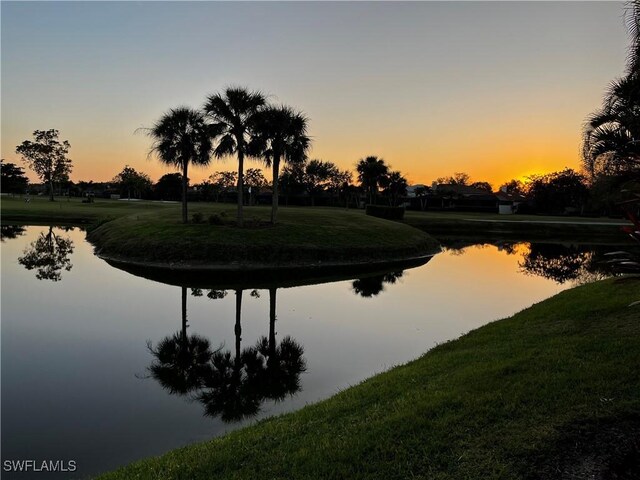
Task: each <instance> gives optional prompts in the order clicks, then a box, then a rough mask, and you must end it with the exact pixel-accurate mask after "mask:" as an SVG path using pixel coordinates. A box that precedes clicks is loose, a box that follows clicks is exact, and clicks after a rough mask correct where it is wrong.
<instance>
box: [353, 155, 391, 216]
mask: <svg viewBox="0 0 640 480" xmlns="http://www.w3.org/2000/svg"><path fill="white" fill-rule="evenodd" d="M356 171H357V172H358V181H359V182H360V184H361V185H362V186H363V187H364V188H365V189H366V190H367V192H368V193H369V203H370V204H373V203H375V201H376V195H377V193H378V185H380V181H381V180H382V178H383V177H384V176H385V175H386V174H387V173H388V172H389V167H388V166H387V165H385V163H384V160H383V159H381V158H378V157H374V156H370V157H366V158H363V159H362V160H360V161H359V162H358V164H357V165H356Z"/></svg>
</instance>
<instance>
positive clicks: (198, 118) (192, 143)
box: [147, 107, 217, 223]
mask: <svg viewBox="0 0 640 480" xmlns="http://www.w3.org/2000/svg"><path fill="white" fill-rule="evenodd" d="M147 134H148V135H149V136H150V137H151V138H152V139H153V145H152V147H151V150H150V152H149V154H150V155H151V154H156V156H157V157H158V159H159V160H160V161H161V162H162V163H164V164H165V165H172V166H175V167H177V168H179V169H180V170H181V173H182V223H187V222H188V221H189V219H188V215H187V186H188V182H189V177H188V176H187V171H188V168H189V164H194V165H200V166H202V165H208V164H209V162H210V161H211V154H212V152H213V139H214V138H215V136H216V134H217V132H216V129H215V128H214V127H212V126H211V125H208V124H207V123H206V122H205V119H204V117H203V115H202V114H201V113H200V112H198V111H197V110H193V109H190V108H187V107H179V108H174V109H171V110H169V111H168V112H167V113H165V114H164V115H163V116H162V117H161V118H160V120H158V121H157V122H156V124H155V125H154V126H153V127H151V128H150V129H148V130H147Z"/></svg>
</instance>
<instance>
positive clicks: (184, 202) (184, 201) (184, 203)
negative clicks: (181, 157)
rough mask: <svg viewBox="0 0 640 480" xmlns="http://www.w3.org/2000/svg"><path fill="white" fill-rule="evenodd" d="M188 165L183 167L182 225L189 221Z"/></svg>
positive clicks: (185, 163)
mask: <svg viewBox="0 0 640 480" xmlns="http://www.w3.org/2000/svg"><path fill="white" fill-rule="evenodd" d="M188 165H189V164H188V163H187V162H186V161H185V162H184V165H183V166H182V223H187V222H188V221H189V218H188V215H187V182H188V181H189V180H188V179H187V167H188Z"/></svg>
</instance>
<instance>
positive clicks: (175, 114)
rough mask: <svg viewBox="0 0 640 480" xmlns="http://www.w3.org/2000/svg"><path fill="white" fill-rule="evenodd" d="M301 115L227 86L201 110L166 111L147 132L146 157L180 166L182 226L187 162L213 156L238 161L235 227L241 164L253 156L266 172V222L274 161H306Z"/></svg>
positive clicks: (276, 173)
mask: <svg viewBox="0 0 640 480" xmlns="http://www.w3.org/2000/svg"><path fill="white" fill-rule="evenodd" d="M307 124H308V119H307V117H306V116H305V115H304V114H303V113H301V112H298V111H296V110H294V109H292V108H290V107H288V106H285V105H271V104H269V103H268V102H267V97H266V95H264V94H263V93H261V92H258V91H250V90H248V89H246V88H241V87H228V88H225V89H224V90H223V91H222V92H221V93H215V94H213V95H210V96H208V97H207V100H206V102H205V104H204V106H203V108H202V109H201V110H195V109H192V108H188V107H179V108H174V109H171V110H169V111H168V112H167V113H165V114H164V115H163V116H162V118H160V120H158V122H157V123H156V124H155V125H154V126H153V127H151V128H149V129H147V133H148V135H149V136H150V137H151V138H152V139H153V145H152V147H151V150H150V152H149V153H150V154H156V156H157V157H158V159H159V160H160V161H161V162H163V163H165V164H167V165H173V166H176V167H178V168H180V170H181V173H182V221H183V223H187V222H188V214H187V183H188V177H187V173H188V168H189V165H190V164H193V165H198V166H205V165H208V164H209V163H210V162H211V159H212V158H213V157H216V158H222V157H228V156H235V157H236V158H237V160H238V177H237V187H238V215H237V224H238V226H239V227H242V226H243V205H244V199H243V191H244V161H245V159H246V158H256V159H261V160H262V161H264V163H265V165H267V166H268V167H271V168H272V174H273V205H272V210H271V222H272V223H275V221H276V217H277V213H278V177H279V171H280V163H281V162H283V161H284V162H288V163H296V162H303V161H304V160H306V155H307V151H308V150H309V146H310V144H311V139H310V138H309V136H308V134H307Z"/></svg>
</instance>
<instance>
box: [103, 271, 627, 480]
mask: <svg viewBox="0 0 640 480" xmlns="http://www.w3.org/2000/svg"><path fill="white" fill-rule="evenodd" d="M635 300H640V277H627V278H623V279H613V280H606V281H602V282H598V283H595V284H590V285H586V286H581V287H577V288H574V289H572V290H568V291H565V292H562V293H560V294H559V295H557V296H555V297H553V298H551V299H548V300H545V301H543V302H541V303H539V304H536V305H534V306H532V307H530V308H528V309H526V310H524V311H522V312H520V313H518V314H516V315H514V316H513V317H511V318H509V319H505V320H501V321H498V322H494V323H491V324H489V325H487V326H485V327H482V328H480V329H477V330H475V331H472V332H471V333H469V334H467V335H465V336H463V337H461V338H460V339H458V340H455V341H452V342H448V343H445V344H443V345H440V346H438V347H436V348H434V349H432V350H431V351H429V352H428V353H426V354H425V355H424V356H422V357H421V358H419V359H417V360H415V361H413V362H410V363H408V364H407V365H404V366H400V367H396V368H394V369H392V370H390V371H388V372H386V373H383V374H380V375H376V376H374V377H373V378H371V379H369V380H367V381H365V382H363V383H362V384H360V385H357V386H354V387H352V388H349V389H347V390H345V391H343V392H341V393H339V394H337V395H335V396H334V397H332V398H330V399H328V400H325V401H322V402H320V403H317V404H315V405H311V406H308V407H305V408H303V409H302V410H300V411H298V412H294V413H291V414H287V415H283V416H280V417H276V418H272V419H268V420H265V421H262V422H259V423H258V424H256V425H254V426H251V427H248V428H244V429H241V430H238V431H235V432H232V433H229V434H228V435H226V436H224V437H222V438H217V439H213V440H211V441H208V442H204V443H198V444H194V445H191V446H188V447H185V448H181V449H178V450H174V451H172V452H170V453H168V454H166V455H164V456H162V457H159V458H150V459H147V460H143V461H140V462H138V463H134V464H132V465H130V466H128V467H125V468H123V469H121V470H118V471H116V472H113V473H110V474H107V475H104V476H102V477H100V478H102V479H104V480H107V479H109V480H114V479H123V480H125V479H126V480H130V479H150V480H151V479H153V480H161V479H185V480H196V479H212V478H216V479H256V478H269V479H329V478H332V479H347V478H348V479H351V480H354V479H385V480H388V479H407V478H423V479H442V480H444V479H480V478H481V479H484V480H489V479H540V478H598V479H599V478H638V474H640V462H639V461H638V458H640V456H638V451H637V448H638V438H640V436H639V435H640V369H639V368H638V367H639V366H640V305H635V306H628V305H629V304H630V303H632V302H633V301H635ZM345 320H346V319H345ZM390 321H392V320H391V319H390ZM203 421H207V420H206V419H203ZM634 448H635V450H634ZM625 462H626V463H625ZM562 473H571V474H576V473H579V474H581V475H582V476H579V477H572V476H566V477H561V476H560V474H562ZM614 474H617V475H619V476H617V477H614ZM623 474H625V475H627V476H626V477H625V476H623Z"/></svg>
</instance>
